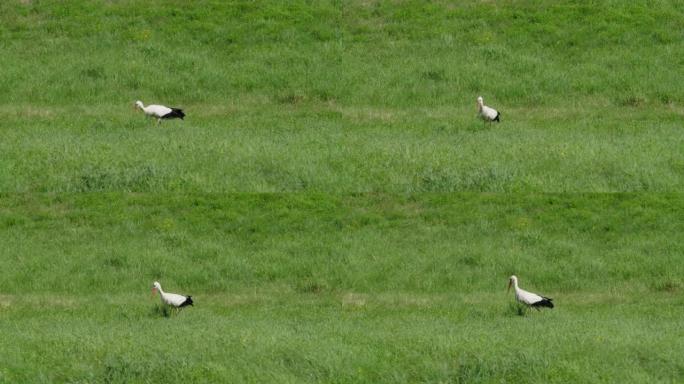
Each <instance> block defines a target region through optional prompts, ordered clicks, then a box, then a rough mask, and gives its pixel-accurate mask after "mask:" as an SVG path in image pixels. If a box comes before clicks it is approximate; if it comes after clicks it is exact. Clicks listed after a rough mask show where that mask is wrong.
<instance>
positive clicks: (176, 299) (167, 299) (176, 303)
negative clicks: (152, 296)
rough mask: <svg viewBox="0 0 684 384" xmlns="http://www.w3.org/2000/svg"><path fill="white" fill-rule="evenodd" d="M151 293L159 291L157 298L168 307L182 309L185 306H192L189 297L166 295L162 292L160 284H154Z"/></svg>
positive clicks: (175, 294)
mask: <svg viewBox="0 0 684 384" xmlns="http://www.w3.org/2000/svg"><path fill="white" fill-rule="evenodd" d="M152 291H159V297H160V298H161V301H162V303H164V304H166V305H170V306H172V307H174V308H182V307H185V306H187V305H192V298H191V297H190V296H183V295H179V294H177V293H168V292H164V290H162V287H161V284H159V283H158V282H156V281H155V282H154V284H153V286H152Z"/></svg>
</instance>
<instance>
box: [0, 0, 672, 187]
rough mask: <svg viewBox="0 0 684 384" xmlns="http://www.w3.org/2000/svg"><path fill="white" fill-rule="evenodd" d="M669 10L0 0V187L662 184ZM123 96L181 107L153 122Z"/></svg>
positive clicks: (667, 176) (666, 168)
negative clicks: (487, 121)
mask: <svg viewBox="0 0 684 384" xmlns="http://www.w3.org/2000/svg"><path fill="white" fill-rule="evenodd" d="M162 4H163V5H164V6H161V5H162ZM683 13H684V7H683V6H682V5H681V3H679V2H667V1H661V2H659V3H658V4H655V5H654V4H652V3H651V2H630V3H624V2H599V3H594V4H591V5H585V2H577V3H574V4H566V5H564V6H557V5H554V4H552V3H548V4H542V5H540V4H539V2H526V1H520V2H515V3H511V4H505V5H497V4H491V3H475V2H461V3H459V4H456V5H454V4H452V2H440V1H438V2H432V3H429V4H425V2H422V1H416V2H399V3H397V2H361V1H358V2H356V1H354V2H315V3H314V4H306V3H304V2H281V3H275V4H269V5H263V4H261V5H259V4H258V3H250V2H226V1H203V2H201V3H197V4H196V5H194V6H188V5H187V3H186V2H180V1H178V2H169V1H163V2H161V1H158V2H154V1H148V2H145V3H140V2H133V1H117V2H108V1H92V2H90V1H83V2H69V3H63V2H58V1H41V2H36V4H29V5H21V4H20V3H19V2H16V1H9V2H3V4H2V5H0V18H1V19H0V20H1V21H2V23H0V37H1V38H0V42H1V44H2V50H3V55H2V56H1V57H0V66H2V68H3V71H2V73H0V113H2V116H3V119H2V122H0V131H2V135H3V140H2V142H0V151H2V153H3V154H5V156H3V161H2V163H0V189H1V190H5V191H57V192H63V191H101V190H105V191H120V190H130V191H190V190H192V191H216V192H217V191H242V192H253V191H260V192H269V191H305V190H317V191H324V192H350V191H391V192H421V191H434V192H444V191H464V190H465V191H513V192H517V191H545V192H549V191H566V192H573V191H596V192H600V191H643V190H646V191H652V190H655V191H675V190H679V189H680V188H681V187H682V186H684V179H683V178H682V169H683V167H684V157H683V155H682V153H683V152H682V150H681V149H682V142H683V139H684V137H683V136H682V132H681V129H680V127H681V124H680V122H681V119H682V115H683V112H682V108H681V103H682V101H683V100H684V94H683V92H684V91H683V90H682V88H681V87H680V86H679V83H680V74H679V71H677V70H675V69H676V68H678V67H680V66H681V65H682V61H681V60H682V59H681V58H682V57H684V45H683V44H682V41H683V39H682V32H681V31H682V30H684V25H682V24H683V22H682V20H684V17H683V16H684V15H683ZM480 94H481V95H483V96H484V97H485V100H486V101H488V102H490V103H491V104H492V105H494V106H497V107H499V108H500V109H501V110H502V113H503V120H504V123H503V124H501V125H500V126H495V127H490V128H483V127H482V124H481V123H480V122H479V121H477V119H476V118H475V113H476V111H475V101H474V100H475V97H476V96H477V95H480ZM136 99H141V100H143V101H145V102H147V103H151V102H163V103H168V104H171V105H177V106H182V107H184V108H186V110H187V112H188V119H187V121H186V122H184V123H177V122H173V123H169V124H166V125H165V126H164V127H163V128H161V129H157V128H152V126H151V124H150V123H149V122H145V121H144V119H143V118H142V116H141V114H140V113H139V112H138V113H135V112H134V111H133V110H132V109H130V108H131V104H132V102H133V100H136Z"/></svg>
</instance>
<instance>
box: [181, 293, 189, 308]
mask: <svg viewBox="0 0 684 384" xmlns="http://www.w3.org/2000/svg"><path fill="white" fill-rule="evenodd" d="M188 305H192V296H188V297H186V298H185V301H184V302H183V303H181V305H179V306H178V308H182V307H185V306H188Z"/></svg>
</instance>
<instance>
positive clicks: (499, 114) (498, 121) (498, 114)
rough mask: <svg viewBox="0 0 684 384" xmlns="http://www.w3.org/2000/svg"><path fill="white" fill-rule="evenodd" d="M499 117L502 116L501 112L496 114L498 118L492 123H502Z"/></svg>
mask: <svg viewBox="0 0 684 384" xmlns="http://www.w3.org/2000/svg"><path fill="white" fill-rule="evenodd" d="M499 116H501V112H496V117H495V118H494V119H493V120H492V121H496V122H497V123H500V122H501V120H499Z"/></svg>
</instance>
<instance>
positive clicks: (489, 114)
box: [477, 96, 501, 123]
mask: <svg viewBox="0 0 684 384" xmlns="http://www.w3.org/2000/svg"><path fill="white" fill-rule="evenodd" d="M477 110H478V115H479V116H480V118H481V119H482V121H484V122H492V121H496V122H497V123H498V122H500V120H499V117H500V116H501V114H500V113H499V111H497V110H496V109H494V108H491V107H488V106H486V105H484V100H483V99H482V96H480V97H478V98H477Z"/></svg>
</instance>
